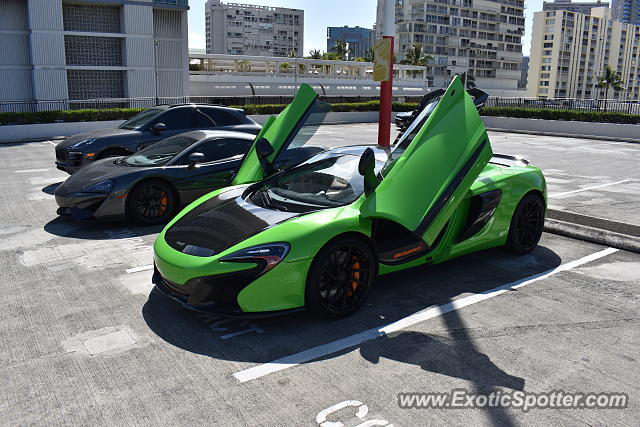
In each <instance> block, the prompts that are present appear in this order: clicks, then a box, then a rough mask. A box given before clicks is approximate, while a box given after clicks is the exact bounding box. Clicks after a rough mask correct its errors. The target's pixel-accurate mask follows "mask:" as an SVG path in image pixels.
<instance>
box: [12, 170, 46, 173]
mask: <svg viewBox="0 0 640 427" xmlns="http://www.w3.org/2000/svg"><path fill="white" fill-rule="evenodd" d="M50 170H51V169H20V170H17V171H15V173H36V172H47V171H50Z"/></svg>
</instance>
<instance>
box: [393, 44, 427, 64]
mask: <svg viewBox="0 0 640 427" xmlns="http://www.w3.org/2000/svg"><path fill="white" fill-rule="evenodd" d="M432 59H433V57H432V56H431V55H426V54H425V53H424V50H423V49H422V46H418V45H416V44H414V45H413V46H411V47H410V48H409V50H407V51H406V52H405V56H404V59H403V60H402V61H400V63H401V64H403V65H427V63H428V62H429V61H431V60H432Z"/></svg>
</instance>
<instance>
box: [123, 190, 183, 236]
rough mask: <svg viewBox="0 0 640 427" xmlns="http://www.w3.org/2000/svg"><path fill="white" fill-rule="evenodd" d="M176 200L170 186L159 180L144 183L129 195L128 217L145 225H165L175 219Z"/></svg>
mask: <svg viewBox="0 0 640 427" xmlns="http://www.w3.org/2000/svg"><path fill="white" fill-rule="evenodd" d="M176 199H177V197H176V195H175V192H174V190H173V188H171V187H170V186H169V185H168V184H166V183H164V182H162V181H157V180H151V181H145V182H142V183H141V184H138V185H137V186H136V187H135V188H134V189H133V190H132V191H131V193H129V197H128V201H127V216H128V217H129V218H130V219H132V220H134V221H136V222H138V223H141V224H144V225H155V224H163V223H165V222H167V221H168V220H169V219H171V218H172V217H173V215H174V212H175V210H176V201H177V200H176Z"/></svg>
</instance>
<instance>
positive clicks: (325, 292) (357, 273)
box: [305, 236, 378, 318]
mask: <svg viewBox="0 0 640 427" xmlns="http://www.w3.org/2000/svg"><path fill="white" fill-rule="evenodd" d="M377 271H378V268H377V262H376V259H375V256H374V254H373V251H372V250H371V248H370V247H369V245H367V244H366V242H364V241H363V240H362V239H359V238H357V237H351V236H346V237H341V238H338V239H336V240H334V241H332V242H329V243H328V244H327V245H325V246H324V247H323V248H322V249H321V250H320V252H318V254H317V255H316V257H315V259H314V260H313V263H312V265H311V268H310V269H309V274H308V276H307V286H306V291H305V304H306V307H307V308H308V309H310V310H312V311H315V312H317V313H319V314H322V315H324V316H327V317H333V318H340V317H345V316H348V315H350V314H351V313H353V312H355V311H356V310H357V309H358V308H360V307H361V306H362V304H364V302H365V300H366V299H367V296H368V295H369V292H370V291H371V287H372V285H373V282H374V280H375V278H376V275H377Z"/></svg>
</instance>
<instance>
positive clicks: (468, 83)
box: [458, 71, 476, 89]
mask: <svg viewBox="0 0 640 427" xmlns="http://www.w3.org/2000/svg"><path fill="white" fill-rule="evenodd" d="M458 76H460V80H462V84H463V85H464V88H465V89H473V88H475V87H476V79H475V77H473V74H471V73H469V72H468V71H464V72H462V73H460V74H458Z"/></svg>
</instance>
